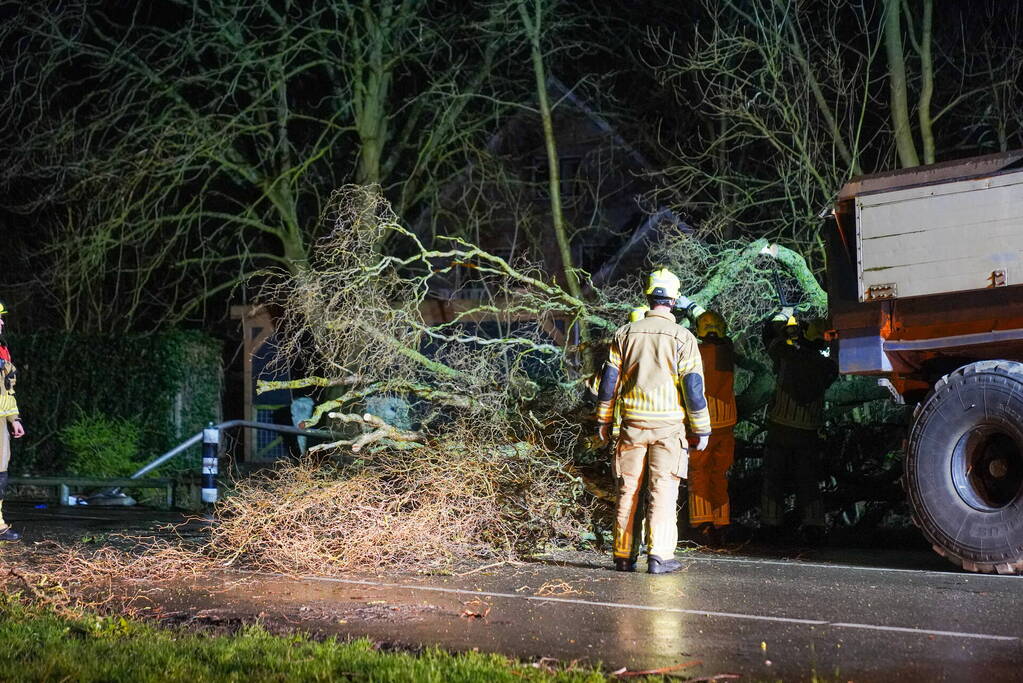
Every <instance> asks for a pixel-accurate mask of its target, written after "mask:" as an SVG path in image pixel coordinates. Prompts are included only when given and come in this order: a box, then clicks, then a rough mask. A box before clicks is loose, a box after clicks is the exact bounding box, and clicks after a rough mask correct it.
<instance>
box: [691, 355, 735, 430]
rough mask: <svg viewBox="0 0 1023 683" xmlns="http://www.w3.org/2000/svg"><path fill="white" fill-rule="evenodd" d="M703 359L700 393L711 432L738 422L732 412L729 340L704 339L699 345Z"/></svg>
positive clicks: (732, 359) (732, 365) (732, 357)
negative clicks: (702, 380)
mask: <svg viewBox="0 0 1023 683" xmlns="http://www.w3.org/2000/svg"><path fill="white" fill-rule="evenodd" d="M700 357H701V358H702V359H703V378H704V382H705V386H704V392H705V393H706V395H707V409H708V410H709V411H710V427H711V429H713V430H718V429H723V428H725V427H732V426H734V425H735V423H736V422H738V421H739V419H738V416H737V414H736V411H735V351H734V350H733V349H732V344H731V342H730V341H727V340H724V339H704V340H703V341H702V342H700Z"/></svg>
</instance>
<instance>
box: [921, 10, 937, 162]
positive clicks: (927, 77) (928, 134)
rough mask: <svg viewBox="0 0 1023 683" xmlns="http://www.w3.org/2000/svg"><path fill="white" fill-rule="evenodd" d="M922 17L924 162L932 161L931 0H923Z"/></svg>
mask: <svg viewBox="0 0 1023 683" xmlns="http://www.w3.org/2000/svg"><path fill="white" fill-rule="evenodd" d="M923 3H924V17H923V25H922V26H921V28H920V50H919V51H920V81H921V82H920V103H919V106H920V109H919V111H918V112H917V115H918V116H919V118H920V141H921V142H922V143H923V150H924V163H925V164H933V163H934V132H933V131H932V130H931V123H932V121H931V95H932V94H933V93H934V60H933V58H932V57H931V24H932V20H933V15H934V3H933V0H923Z"/></svg>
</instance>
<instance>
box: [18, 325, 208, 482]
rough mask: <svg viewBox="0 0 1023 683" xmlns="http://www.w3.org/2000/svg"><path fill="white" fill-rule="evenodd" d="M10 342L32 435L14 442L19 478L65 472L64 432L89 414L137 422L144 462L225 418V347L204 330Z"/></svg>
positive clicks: (27, 336) (26, 336)
mask: <svg viewBox="0 0 1023 683" xmlns="http://www.w3.org/2000/svg"><path fill="white" fill-rule="evenodd" d="M5 340H6V342H7V344H8V345H9V346H10V348H11V353H12V356H13V360H14V363H15V365H16V366H17V367H18V385H17V397H18V407H19V409H20V411H21V416H22V419H23V421H24V424H25V428H26V430H27V434H26V436H25V437H24V438H23V439H20V440H18V441H16V442H14V444H15V450H14V456H13V460H12V462H11V467H10V469H11V471H12V473H32V474H39V475H44V474H54V473H59V472H63V471H65V469H66V467H67V465H68V454H67V453H66V452H65V451H64V449H63V448H62V445H61V440H60V431H61V430H62V429H63V428H64V427H66V426H68V425H69V424H71V423H72V422H74V421H76V420H78V419H80V418H81V417H82V415H91V414H95V413H100V414H103V415H105V416H108V417H111V418H120V419H125V420H131V421H132V422H134V423H135V424H137V425H138V427H139V432H140V438H139V454H138V459H139V460H140V461H142V462H145V461H148V460H149V459H150V458H152V457H155V456H157V455H159V454H160V453H163V452H164V451H166V450H167V449H169V448H171V447H172V446H174V445H176V444H177V443H179V442H180V441H182V440H183V439H185V438H187V437H189V436H191V435H192V434H194V433H196V432H197V431H199V430H200V429H202V427H203V426H205V424H206V423H207V422H209V421H210V420H212V421H219V420H220V415H221V408H220V406H221V392H222V390H223V383H224V377H223V367H222V360H221V343H220V342H219V341H217V340H215V339H213V338H211V337H209V336H206V335H204V334H202V333H200V332H192V331H180V330H179V331H171V332H165V333H160V334H151V335H138V336H117V337H82V336H75V335H68V334H55V333H40V334H9V335H6V336H5ZM182 457H186V456H182ZM191 457H193V458H194V457H196V456H195V455H194V454H193V455H192V456H191ZM184 464H185V463H180V464H179V465H184ZM175 469H177V468H175Z"/></svg>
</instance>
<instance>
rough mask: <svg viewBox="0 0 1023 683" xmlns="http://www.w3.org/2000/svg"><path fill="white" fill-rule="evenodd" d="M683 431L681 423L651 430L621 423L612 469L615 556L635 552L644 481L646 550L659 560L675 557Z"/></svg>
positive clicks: (684, 453) (684, 459)
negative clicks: (615, 505) (614, 476)
mask: <svg viewBox="0 0 1023 683" xmlns="http://www.w3.org/2000/svg"><path fill="white" fill-rule="evenodd" d="M683 435H684V427H683V426H682V425H681V424H672V425H667V426H665V427H657V428H654V429H641V428H639V427H633V426H630V425H628V424H624V425H622V431H621V435H620V437H619V439H618V448H617V451H616V453H615V468H614V469H615V472H616V473H617V477H618V481H617V484H618V509H617V514H616V515H615V529H614V535H615V538H614V555H615V557H635V554H634V553H635V543H634V541H635V537H634V534H635V530H636V517H637V514H638V508H639V503H640V496H641V490H642V488H643V484H644V482H645V483H646V484H647V487H648V491H649V494H648V496H649V499H648V505H647V511H646V517H647V528H648V530H649V534H650V547H649V552H650V554H651V555H656V556H657V557H659V558H660V559H662V560H669V559H672V558H673V557H675V546H676V545H678V526H677V523H678V522H677V520H678V516H677V513H676V511H675V504H676V502H677V501H678V488H679V484H680V482H681V480H682V478H683V477H685V475H686V466H687V450H686V448H684V447H683V445H682V437H683Z"/></svg>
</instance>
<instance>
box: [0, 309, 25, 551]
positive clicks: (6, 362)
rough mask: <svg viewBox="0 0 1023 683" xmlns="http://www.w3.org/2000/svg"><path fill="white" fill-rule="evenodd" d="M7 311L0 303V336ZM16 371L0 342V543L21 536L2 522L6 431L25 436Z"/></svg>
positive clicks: (7, 448) (8, 450)
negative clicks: (16, 398) (19, 406)
mask: <svg viewBox="0 0 1023 683" xmlns="http://www.w3.org/2000/svg"><path fill="white" fill-rule="evenodd" d="M6 313H7V309H6V308H5V307H4V305H3V304H2V303H0V334H2V333H3V331H4V318H3V316H4V315H5V314H6ZM16 378H17V370H16V369H15V367H14V364H13V363H12V362H11V353H10V351H9V350H8V349H7V346H5V345H4V344H3V342H0V422H2V423H3V424H2V425H0V541H17V540H18V539H19V538H21V536H20V535H19V534H18V533H17V532H15V531H14V529H12V528H11V527H10V526H9V525H8V524H7V522H5V521H4V515H3V505H4V495H5V493H6V491H7V466H8V465H9V464H10V462H11V439H10V434H9V433H8V429H10V431H11V432H13V433H14V438H15V439H20V438H21V437H22V436H24V434H25V429H24V428H23V427H22V426H21V419H20V418H19V415H18V402H17V401H16V400H15V398H14V384H15V380H16Z"/></svg>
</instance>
